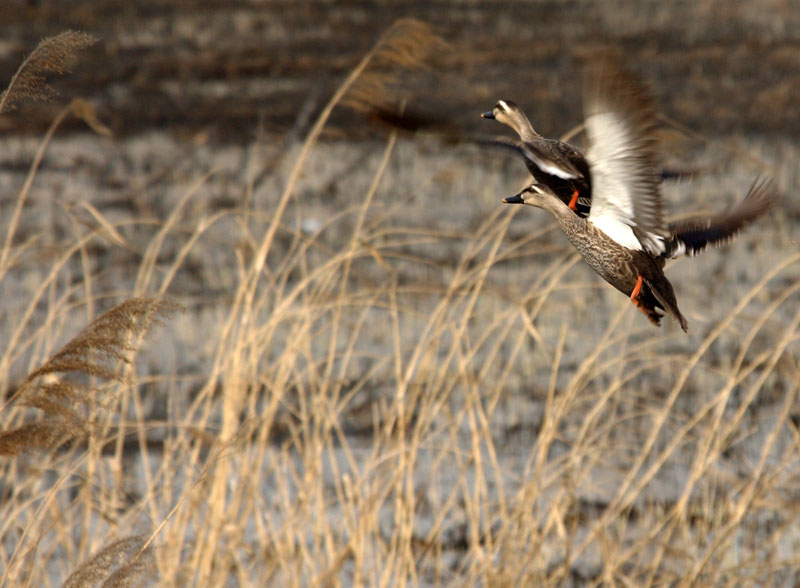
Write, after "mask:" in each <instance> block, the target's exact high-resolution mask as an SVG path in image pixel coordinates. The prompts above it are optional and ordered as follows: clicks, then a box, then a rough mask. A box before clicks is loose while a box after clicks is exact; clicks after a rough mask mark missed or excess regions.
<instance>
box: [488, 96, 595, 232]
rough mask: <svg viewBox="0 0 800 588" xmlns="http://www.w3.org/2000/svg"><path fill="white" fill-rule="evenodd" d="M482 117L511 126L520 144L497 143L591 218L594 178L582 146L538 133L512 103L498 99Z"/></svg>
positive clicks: (532, 173)
mask: <svg viewBox="0 0 800 588" xmlns="http://www.w3.org/2000/svg"><path fill="white" fill-rule="evenodd" d="M481 118H485V119H490V120H496V121H497V122H499V123H502V124H504V125H506V126H508V127H511V129H512V130H514V132H516V133H517V135H518V136H519V139H520V141H519V142H518V141H514V140H508V141H506V140H504V139H503V138H501V137H496V138H494V141H493V142H494V143H495V144H499V145H501V146H506V147H508V148H510V149H513V150H515V151H517V152H519V153H520V154H521V155H522V156H523V158H524V159H525V165H526V167H527V168H528V171H529V172H530V173H531V175H532V176H533V178H534V180H536V182H535V183H539V184H545V185H547V186H549V187H550V189H551V190H552V191H553V192H555V193H556V195H557V196H558V197H559V198H561V200H563V201H564V203H565V204H566V205H567V206H568V207H569V208H570V209H571V210H573V211H574V212H575V213H577V214H578V215H579V216H581V217H584V218H585V217H587V216H588V215H589V209H590V207H591V192H592V185H591V178H590V171H589V166H588V164H587V162H586V158H585V157H584V155H583V152H582V151H581V149H579V148H578V147H575V146H574V145H570V144H569V143H565V142H564V141H559V140H557V139H548V138H546V137H543V136H541V135H540V134H539V133H537V132H536V131H535V130H534V128H533V125H532V124H531V122H530V120H529V119H528V117H527V116H526V115H525V112H524V111H523V110H522V109H521V108H520V107H519V106H518V105H517V104H516V102H513V101H511V100H498V101H497V104H495V106H494V108H493V109H492V110H489V111H488V112H484V113H482V114H481Z"/></svg>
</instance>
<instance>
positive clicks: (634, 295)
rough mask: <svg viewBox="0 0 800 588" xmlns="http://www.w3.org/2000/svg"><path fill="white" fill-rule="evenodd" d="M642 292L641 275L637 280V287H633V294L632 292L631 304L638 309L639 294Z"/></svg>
mask: <svg viewBox="0 0 800 588" xmlns="http://www.w3.org/2000/svg"><path fill="white" fill-rule="evenodd" d="M641 291H642V276H641V275H640V276H639V277H638V279H637V280H636V285H635V286H634V287H633V292H631V302H633V304H634V305H635V306H636V307H638V306H639V292H641Z"/></svg>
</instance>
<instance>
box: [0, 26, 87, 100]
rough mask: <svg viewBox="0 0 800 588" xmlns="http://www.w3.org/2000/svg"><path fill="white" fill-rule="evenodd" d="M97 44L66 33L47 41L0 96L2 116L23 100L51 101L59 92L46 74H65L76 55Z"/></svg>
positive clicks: (25, 63)
mask: <svg viewBox="0 0 800 588" xmlns="http://www.w3.org/2000/svg"><path fill="white" fill-rule="evenodd" d="M96 42H97V38H96V37H93V36H92V35H89V34H87V33H80V32H77V31H64V32H63V33H60V34H58V35H56V36H54V37H48V38H46V39H44V40H43V41H42V42H41V43H39V45H38V46H37V47H36V49H34V50H33V53H31V54H30V55H29V56H28V58H27V59H26V60H25V61H23V62H22V65H20V66H19V69H17V71H16V73H15V74H14V76H13V77H12V78H11V82H10V83H9V84H8V88H6V91H5V92H3V94H2V95H0V113H1V112H6V111H8V110H11V109H12V108H13V107H14V104H15V103H16V102H18V101H19V100H22V99H24V98H29V99H31V100H51V99H52V98H53V97H54V96H55V95H56V91H55V89H53V87H52V86H50V85H49V84H48V83H47V78H46V74H63V73H65V72H67V71H69V68H70V67H72V65H74V63H75V61H76V58H77V52H78V51H79V50H80V49H85V48H86V47H89V46H90V45H93V44H94V43H96Z"/></svg>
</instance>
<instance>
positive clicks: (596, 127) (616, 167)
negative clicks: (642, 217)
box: [586, 111, 664, 255]
mask: <svg viewBox="0 0 800 588" xmlns="http://www.w3.org/2000/svg"><path fill="white" fill-rule="evenodd" d="M586 133H587V135H588V137H589V141H590V145H591V146H590V148H589V151H588V153H587V154H586V159H588V160H589V165H590V166H591V170H592V209H591V211H590V212H589V222H591V223H592V224H593V225H594V226H596V227H597V228H598V229H600V230H601V231H603V232H604V233H605V234H606V235H608V236H609V237H611V238H612V239H613V240H614V241H616V242H617V243H619V244H620V245H622V246H623V247H627V248H629V249H636V250H642V249H643V248H646V249H647V250H648V251H649V252H650V253H652V254H655V255H658V254H660V253H663V250H664V242H663V238H662V237H661V236H660V235H655V234H652V233H642V232H641V230H640V233H639V234H640V235H641V238H639V237H637V236H636V234H635V233H634V232H633V228H634V227H636V226H637V222H636V217H635V212H634V199H635V198H644V197H647V196H648V195H646V194H644V193H642V189H641V187H640V186H642V185H646V182H645V181H643V179H644V178H646V175H647V174H650V173H651V170H650V169H647V168H643V167H642V163H641V162H640V161H639V159H638V157H637V153H636V150H637V148H638V147H639V145H638V144H637V142H638V140H639V139H640V137H639V136H637V135H636V133H634V132H631V129H630V128H629V125H628V124H627V122H626V121H625V119H624V118H622V117H620V116H619V115H618V114H616V113H615V112H612V111H600V112H596V113H594V114H592V115H590V116H588V117H587V118H586Z"/></svg>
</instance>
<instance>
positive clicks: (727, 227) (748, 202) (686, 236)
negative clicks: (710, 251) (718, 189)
mask: <svg viewBox="0 0 800 588" xmlns="http://www.w3.org/2000/svg"><path fill="white" fill-rule="evenodd" d="M776 201H777V191H776V189H775V186H774V185H773V184H772V182H770V181H765V180H756V181H755V182H753V185H752V186H751V187H750V190H749V191H748V192H747V196H745V198H744V200H742V201H741V202H740V203H739V204H737V205H736V206H734V207H733V208H732V209H731V210H730V211H728V212H724V213H722V214H717V215H715V216H712V217H706V218H692V219H688V220H685V221H680V222H677V223H672V224H670V226H669V230H670V233H671V234H672V238H671V239H670V240H669V241H668V242H667V251H666V256H667V257H672V258H674V257H679V256H681V255H689V256H694V255H697V254H698V253H700V252H702V251H703V250H704V249H705V248H706V247H708V246H710V245H715V246H716V245H724V244H726V243H728V242H730V241H731V240H732V239H733V238H734V237H736V235H737V234H738V233H739V231H741V230H742V229H743V228H744V226H745V225H747V224H749V223H751V222H753V221H755V220H756V219H758V218H759V217H761V216H762V215H764V214H765V213H766V212H767V211H768V210H769V209H770V208H772V206H773V205H774V204H775V202H776Z"/></svg>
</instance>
